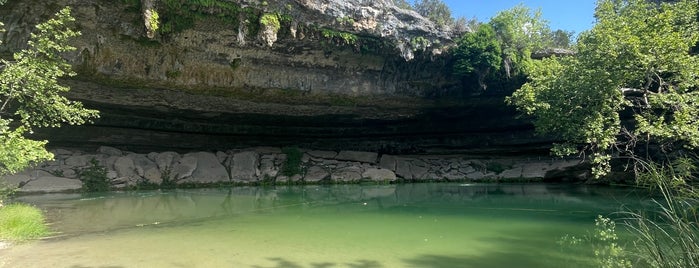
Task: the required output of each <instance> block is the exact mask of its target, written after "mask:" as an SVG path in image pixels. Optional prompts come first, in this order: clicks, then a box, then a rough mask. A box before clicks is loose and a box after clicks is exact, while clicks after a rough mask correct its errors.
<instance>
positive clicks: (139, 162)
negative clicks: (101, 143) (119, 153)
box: [126, 154, 158, 177]
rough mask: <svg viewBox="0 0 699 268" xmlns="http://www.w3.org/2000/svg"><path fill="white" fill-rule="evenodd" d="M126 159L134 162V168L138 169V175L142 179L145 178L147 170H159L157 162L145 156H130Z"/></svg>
mask: <svg viewBox="0 0 699 268" xmlns="http://www.w3.org/2000/svg"><path fill="white" fill-rule="evenodd" d="M126 157H128V158H131V159H132V160H133V163H134V166H135V167H136V174H138V176H140V177H144V176H145V173H146V170H149V169H154V168H158V166H157V165H156V164H155V162H153V161H151V160H150V159H148V157H147V156H146V155H144V154H128V155H127V156H126Z"/></svg>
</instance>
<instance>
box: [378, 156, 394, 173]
mask: <svg viewBox="0 0 699 268" xmlns="http://www.w3.org/2000/svg"><path fill="white" fill-rule="evenodd" d="M397 161H398V159H397V158H396V157H395V156H392V155H388V154H385V155H382V156H381V161H379V167H381V168H385V169H388V170H393V171H395V170H396V162H397Z"/></svg>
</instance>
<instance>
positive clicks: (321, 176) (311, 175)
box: [303, 166, 330, 182]
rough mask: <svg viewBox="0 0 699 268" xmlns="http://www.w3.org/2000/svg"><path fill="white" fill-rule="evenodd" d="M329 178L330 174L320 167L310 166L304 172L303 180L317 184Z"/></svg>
mask: <svg viewBox="0 0 699 268" xmlns="http://www.w3.org/2000/svg"><path fill="white" fill-rule="evenodd" d="M328 178H330V173H329V172H328V171H327V170H325V169H324V168H322V167H319V166H312V167H310V168H309V169H308V170H307V171H306V175H305V176H303V180H304V181H307V182H319V181H322V180H325V179H328Z"/></svg>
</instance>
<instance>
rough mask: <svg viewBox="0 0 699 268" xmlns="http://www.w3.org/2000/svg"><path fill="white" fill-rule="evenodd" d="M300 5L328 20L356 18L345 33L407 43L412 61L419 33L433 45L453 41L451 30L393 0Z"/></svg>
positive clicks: (320, 0) (323, 0) (313, 0)
mask: <svg viewBox="0 0 699 268" xmlns="http://www.w3.org/2000/svg"><path fill="white" fill-rule="evenodd" d="M280 2H284V1H280ZM296 2H297V3H298V4H299V5H301V6H303V7H305V8H307V9H310V10H315V11H317V12H319V13H320V14H324V15H325V16H326V19H327V20H331V21H336V20H338V19H342V18H349V19H352V20H351V21H349V22H348V23H346V24H345V25H344V26H345V27H346V28H345V29H344V30H347V31H351V32H364V33H369V34H373V35H377V36H382V37H385V38H388V39H392V40H396V41H402V42H403V43H406V46H407V47H405V48H404V49H403V51H402V56H403V57H404V58H406V59H412V57H413V55H412V50H416V49H420V47H417V46H419V45H420V44H411V42H410V40H412V39H413V38H415V37H416V36H415V34H416V33H420V34H419V35H420V36H424V38H426V39H428V40H432V41H433V42H434V41H437V40H438V41H437V42H441V41H446V40H450V39H451V37H450V35H451V34H452V31H451V29H438V27H437V26H436V25H435V24H434V23H433V22H431V21H429V20H427V19H426V18H424V17H422V16H420V15H419V14H417V12H415V11H413V10H406V9H402V8H399V7H397V6H396V5H395V4H394V2H393V1H391V0H375V1H364V0H342V1H339V0H331V1H327V0H302V1H296ZM333 24H335V23H333ZM336 27H337V26H336ZM340 27H342V26H340ZM431 43H432V42H430V45H431ZM435 43H436V42H435ZM413 46H416V47H413Z"/></svg>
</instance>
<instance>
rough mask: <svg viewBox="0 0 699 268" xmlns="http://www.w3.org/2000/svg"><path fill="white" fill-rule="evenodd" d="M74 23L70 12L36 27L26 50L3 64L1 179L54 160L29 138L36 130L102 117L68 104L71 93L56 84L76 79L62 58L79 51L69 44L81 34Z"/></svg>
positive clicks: (0, 76)
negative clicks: (66, 96)
mask: <svg viewBox="0 0 699 268" xmlns="http://www.w3.org/2000/svg"><path fill="white" fill-rule="evenodd" d="M74 21H75V19H74V18H73V17H71V15H70V8H68V7H66V8H64V9H62V10H60V11H59V12H58V13H56V15H55V17H54V18H52V19H49V20H48V21H46V22H44V23H41V24H39V25H37V26H36V32H35V33H32V34H31V36H30V39H29V42H28V48H27V49H24V50H22V51H19V52H17V53H15V54H14V55H13V59H14V60H13V61H7V60H0V68H1V69H0V175H2V174H6V173H13V172H17V171H20V170H22V169H24V168H26V167H27V166H29V165H30V164H31V163H36V162H40V161H45V160H50V159H52V158H53V155H52V154H51V153H49V152H48V151H46V149H45V145H46V144H47V141H37V140H32V139H30V138H27V135H28V134H31V133H32V132H33V130H34V129H35V128H37V127H59V126H61V125H62V124H72V125H76V124H84V123H86V122H87V121H88V120H90V119H91V118H96V117H98V112H97V111H95V110H90V109H85V108H84V107H83V105H82V104H81V103H80V102H75V101H71V100H68V99H67V98H65V97H64V96H62V95H61V94H62V93H65V92H67V91H68V90H69V88H68V87H66V86H62V85H60V84H59V83H58V78H60V77H64V76H72V75H74V74H75V73H74V72H73V71H72V70H71V66H70V64H68V63H67V62H66V60H65V59H63V58H62V57H61V53H64V52H68V51H72V50H74V49H75V48H74V47H71V46H69V45H68V44H67V41H68V39H70V38H72V37H75V36H78V35H79V34H80V33H79V32H77V31H74V30H72V29H71V28H70V27H69V25H70V24H71V23H72V22H74Z"/></svg>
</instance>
